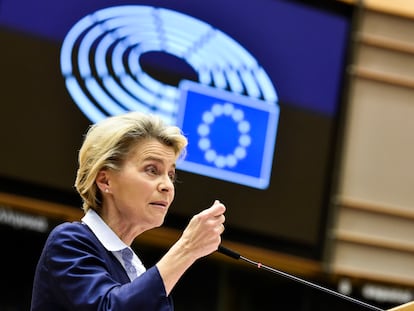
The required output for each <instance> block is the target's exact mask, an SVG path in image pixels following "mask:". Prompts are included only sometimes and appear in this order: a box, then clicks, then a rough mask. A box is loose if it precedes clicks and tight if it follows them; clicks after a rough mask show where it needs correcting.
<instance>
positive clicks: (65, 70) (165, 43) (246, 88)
mask: <svg viewBox="0 0 414 311" xmlns="http://www.w3.org/2000/svg"><path fill="white" fill-rule="evenodd" d="M154 51H156V52H158V53H159V52H161V53H165V54H167V55H170V56H174V57H175V58H176V59H180V60H181V61H183V62H185V63H186V64H188V65H189V66H191V67H192V69H193V70H194V72H195V73H196V74H197V79H198V83H192V82H189V81H183V82H182V83H181V84H180V85H179V86H177V85H170V84H167V83H163V82H162V81H161V80H162V79H157V78H156V77H154V76H153V75H151V74H150V73H148V72H147V71H146V70H145V68H143V67H142V66H141V63H140V59H141V57H142V56H143V55H145V54H146V53H149V52H154ZM60 64H61V70H62V74H63V76H64V78H65V83H66V88H67V90H68V92H69V94H70V95H71V96H72V98H73V100H74V102H75V103H76V105H78V107H79V109H80V110H81V111H82V112H83V113H84V114H85V115H86V116H87V117H88V118H89V119H90V120H91V121H92V122H98V121H100V120H102V119H103V118H106V117H107V116H111V115H117V114H121V113H124V112H127V111H141V112H145V113H154V114H157V115H159V116H160V117H161V118H162V119H163V120H164V121H165V122H166V123H167V124H172V125H178V126H180V127H181V128H182V129H183V131H184V133H185V134H187V135H188V136H189V142H190V144H189V148H188V155H187V158H186V159H185V160H184V162H182V163H179V164H178V168H179V169H182V170H186V171H189V172H192V173H195V174H201V175H204V176H210V177H213V178H217V179H221V180H226V181H229V182H233V183H237V184H242V185H246V186H250V187H254V188H258V189H265V188H267V187H268V185H269V180H270V174H271V169H272V160H273V151H274V147H275V139H276V132H277V124H278V119H279V106H278V104H277V101H278V96H277V93H276V90H275V88H274V86H273V83H272V81H271V79H270V77H269V76H268V75H267V73H266V71H265V70H264V68H263V67H262V66H260V64H259V63H258V61H257V60H256V58H255V57H254V56H253V55H252V54H250V52H249V51H248V50H246V49H245V48H244V47H243V46H242V45H241V44H239V43H238V42H237V41H236V40H235V39H233V38H231V37H230V36H229V35H227V34H226V33H224V32H223V31H221V30H219V29H217V28H215V27H213V26H212V25H210V24H208V23H206V22H204V21H202V20H199V19H197V18H195V17H193V16H190V15H187V14H184V13H181V12H178V11H174V10H170V9H166V8H160V7H153V6H146V5H121V6H113V7H108V8H103V9H100V10H98V11H96V12H92V13H91V14H88V15H86V16H84V17H83V18H82V19H80V20H79V21H78V22H77V23H76V24H75V25H73V27H72V28H71V29H70V30H69V32H68V33H67V35H66V37H65V39H64V41H63V43H62V48H61V54H60ZM164 65H166V66H167V67H168V64H164ZM172 67H173V65H172ZM165 69H166V70H168V69H169V68H165Z"/></svg>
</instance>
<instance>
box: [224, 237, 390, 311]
mask: <svg viewBox="0 0 414 311" xmlns="http://www.w3.org/2000/svg"><path fill="white" fill-rule="evenodd" d="M218 252H219V253H222V254H223V255H226V256H228V257H231V258H233V259H236V260H239V259H241V260H243V261H245V262H247V263H249V264H252V265H254V266H256V268H259V269H262V270H266V271H269V272H271V273H274V274H277V275H280V276H283V277H285V278H287V279H290V280H293V281H295V282H298V283H301V284H304V285H306V286H309V287H312V288H315V289H317V290H320V291H322V292H325V293H328V294H330V295H333V296H336V297H338V298H341V299H344V300H347V301H350V302H352V303H355V304H357V305H360V306H363V307H366V308H368V309H370V310H374V311H385V310H384V309H380V308H378V307H375V306H373V305H370V304H368V303H365V302H363V301H360V300H357V299H355V298H352V297H349V296H347V295H344V294H341V293H338V292H336V291H334V290H331V289H329V288H325V287H322V286H320V285H317V284H315V283H312V282H309V281H306V280H304V279H301V278H299V277H296V276H294V275H291V274H288V273H286V272H283V271H280V270H277V269H274V268H272V267H269V266H266V265H264V264H262V263H259V262H256V261H253V260H251V259H249V258H246V257H243V256H241V255H240V254H238V253H236V252H235V251H233V250H231V249H228V248H226V247H224V246H222V245H220V246H219V247H218Z"/></svg>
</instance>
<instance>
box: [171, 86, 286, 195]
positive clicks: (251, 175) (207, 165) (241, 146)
mask: <svg viewBox="0 0 414 311" xmlns="http://www.w3.org/2000/svg"><path fill="white" fill-rule="evenodd" d="M180 89H181V99H180V104H179V112H178V117H177V125H178V126H179V127H181V128H182V130H183V132H184V134H185V135H187V136H188V138H189V145H188V148H187V156H186V158H185V159H184V161H183V162H181V163H179V166H178V168H179V169H182V170H185V171H189V172H193V173H198V174H200V175H204V176H210V177H213V178H217V179H221V180H226V181H230V182H233V183H237V184H242V185H246V186H250V187H254V188H259V189H265V188H267V187H268V185H269V180H270V176H271V170H272V162H273V152H274V147H275V140H276V133H277V124H278V120H279V107H278V106H277V105H273V104H272V103H268V102H265V101H261V100H257V99H253V98H249V97H246V96H241V95H238V94H235V93H232V92H227V91H224V90H219V89H216V88H211V87H207V86H204V85H201V84H198V83H194V82H190V81H184V82H182V83H181V84H180Z"/></svg>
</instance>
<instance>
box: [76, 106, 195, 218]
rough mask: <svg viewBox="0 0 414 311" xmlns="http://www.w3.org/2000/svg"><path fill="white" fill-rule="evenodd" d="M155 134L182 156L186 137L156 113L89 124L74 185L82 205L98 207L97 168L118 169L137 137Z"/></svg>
mask: <svg viewBox="0 0 414 311" xmlns="http://www.w3.org/2000/svg"><path fill="white" fill-rule="evenodd" d="M148 138H154V139H157V140H158V141H160V142H161V143H163V144H165V145H166V146H170V147H171V148H173V149H174V152H175V154H176V155H177V157H183V156H184V154H185V148H186V146H187V138H186V137H185V136H184V135H183V134H182V132H181V130H180V129H179V128H178V127H176V126H171V125H166V124H165V123H164V122H163V121H162V120H161V119H160V118H159V117H158V116H155V115H151V114H144V113H141V112H128V113H125V114H121V115H117V116H112V117H108V118H106V119H104V120H102V121H101V122H98V123H96V124H93V125H92V126H90V127H89V129H88V131H87V133H86V135H85V139H84V142H83V144H82V147H81V149H80V150H79V157H78V161H79V168H78V171H77V174H76V181H75V188H76V190H77V191H78V193H79V194H80V196H81V197H82V200H83V205H82V208H83V210H84V212H86V211H87V210H88V209H89V208H92V209H94V210H99V208H100V207H101V201H102V195H101V192H100V191H99V189H98V187H97V185H96V183H95V180H96V177H97V175H98V173H99V171H100V170H102V169H104V168H111V169H114V170H118V169H120V167H121V166H122V164H123V162H124V160H125V159H126V158H127V156H128V154H129V152H130V151H131V150H132V149H133V148H134V147H135V146H136V145H137V143H139V142H140V141H142V140H144V139H148Z"/></svg>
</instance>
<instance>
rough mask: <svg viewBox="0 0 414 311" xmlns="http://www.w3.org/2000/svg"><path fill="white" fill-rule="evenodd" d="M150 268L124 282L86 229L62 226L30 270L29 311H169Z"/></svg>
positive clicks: (120, 269)
mask: <svg viewBox="0 0 414 311" xmlns="http://www.w3.org/2000/svg"><path fill="white" fill-rule="evenodd" d="M173 309H174V308H173V303H172V299H171V297H169V296H167V295H166V292H165V287H164V283H163V281H162V279H161V276H160V274H159V271H158V269H157V267H156V266H153V267H151V268H150V269H148V270H147V271H146V272H144V273H143V274H141V275H140V276H139V277H138V278H136V279H135V280H134V281H132V282H131V281H130V279H129V278H128V275H127V274H126V272H125V270H124V268H123V267H122V265H121V263H120V262H119V261H118V260H117V259H116V258H115V256H114V255H113V254H112V253H111V252H110V251H107V250H106V249H105V248H104V247H103V245H102V244H101V243H100V242H99V241H98V239H97V238H96V236H95V235H94V234H93V233H92V231H91V230H90V229H89V227H88V226H86V225H85V224H82V223H80V222H73V223H69V222H66V223H63V224H60V225H58V226H57V227H55V228H54V229H53V230H52V232H51V233H50V234H49V237H48V239H47V241H46V243H45V246H44V249H43V251H42V254H41V256H40V258H39V262H38V264H37V267H36V271H35V276H34V283H33V292H32V302H31V311H49V310H50V311H60V310H67V311H70V310H76V311H98V310H102V311H103V310H108V311H109V310H116V311H122V310H126V311H130V310H136V311H144V310H151V311H156V310H157V311H158V310H159V311H172V310H173Z"/></svg>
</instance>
